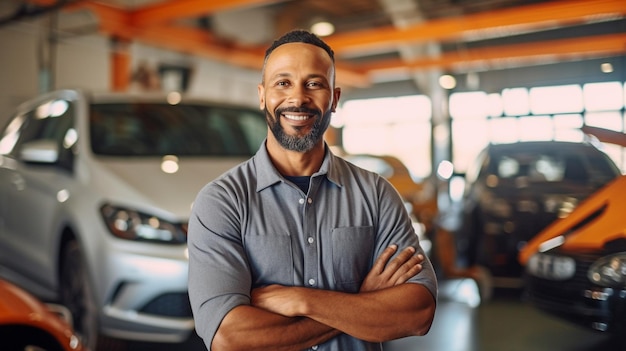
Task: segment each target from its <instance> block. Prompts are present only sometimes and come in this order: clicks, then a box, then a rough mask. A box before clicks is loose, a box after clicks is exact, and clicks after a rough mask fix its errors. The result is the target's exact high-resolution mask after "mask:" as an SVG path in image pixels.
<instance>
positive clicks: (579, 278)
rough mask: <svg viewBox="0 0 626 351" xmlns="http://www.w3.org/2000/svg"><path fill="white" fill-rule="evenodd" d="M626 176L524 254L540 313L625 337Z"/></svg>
mask: <svg viewBox="0 0 626 351" xmlns="http://www.w3.org/2000/svg"><path fill="white" fill-rule="evenodd" d="M625 213H626V176H620V177H618V178H617V179H616V180H614V181H612V182H611V183H609V184H607V185H606V186H604V187H603V188H601V189H600V190H598V191H596V192H595V193H594V194H592V195H591V196H590V197H588V198H587V199H586V200H585V201H583V202H582V203H580V204H579V205H578V207H576V209H575V210H574V211H573V212H572V213H570V215H569V216H567V217H565V218H563V219H559V220H557V221H555V222H553V223H551V224H550V225H549V226H548V227H546V228H545V229H544V230H543V231H541V232H540V233H539V234H538V235H537V236H535V237H534V238H533V239H532V240H531V241H529V242H528V244H527V245H526V246H525V247H524V248H523V249H522V250H521V251H520V254H519V260H520V263H521V264H522V265H524V266H525V269H526V273H525V290H526V293H527V296H528V299H529V300H530V302H531V303H532V304H533V305H534V306H536V307H537V308H538V309H540V310H543V311H545V312H548V313H551V314H553V315H555V316H557V317H560V318H562V319H564V320H567V321H569V322H572V323H575V324H578V325H582V326H585V327H587V328H591V329H594V330H598V331H602V332H608V333H611V334H614V335H616V336H617V337H621V338H625V339H626V336H625V335H624V334H625V333H624V332H626V217H625V216H624V214H625Z"/></svg>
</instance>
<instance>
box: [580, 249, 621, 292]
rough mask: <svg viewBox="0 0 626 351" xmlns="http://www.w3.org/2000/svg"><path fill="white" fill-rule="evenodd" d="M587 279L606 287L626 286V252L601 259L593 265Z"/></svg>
mask: <svg viewBox="0 0 626 351" xmlns="http://www.w3.org/2000/svg"><path fill="white" fill-rule="evenodd" d="M587 277H588V278H589V280H591V281H592V282H594V283H596V284H598V285H601V286H605V287H615V286H626V252H621V253H618V254H615V255H610V256H605V257H602V258H600V259H599V260H597V261H596V262H594V263H593V264H592V265H591V267H590V268H589V272H588V273H587Z"/></svg>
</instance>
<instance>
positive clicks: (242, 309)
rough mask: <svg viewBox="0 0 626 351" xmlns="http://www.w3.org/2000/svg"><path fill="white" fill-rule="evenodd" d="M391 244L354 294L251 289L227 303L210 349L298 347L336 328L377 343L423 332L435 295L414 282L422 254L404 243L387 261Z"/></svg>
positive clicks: (275, 350)
mask: <svg viewBox="0 0 626 351" xmlns="http://www.w3.org/2000/svg"><path fill="white" fill-rule="evenodd" d="M396 251H397V247H396V246H395V245H392V246H390V247H388V248H387V249H385V251H384V252H383V253H382V254H381V255H380V257H378V258H377V260H376V262H375V264H374V266H373V267H372V269H371V271H370V272H369V273H368V275H367V276H366V278H365V280H364V282H363V284H362V285H361V288H360V291H359V293H357V294H350V293H343V292H338V291H330V290H320V289H311V288H304V287H287V286H280V285H270V286H266V287H262V288H257V289H254V290H253V291H252V304H251V305H240V306H237V307H235V308H233V309H232V310H231V311H230V312H229V313H228V314H227V315H226V316H225V317H224V319H223V320H222V323H221V324H220V326H219V328H218V330H217V333H216V334H215V337H214V338H213V341H212V343H211V349H212V350H214V351H221V350H251V349H254V350H273V351H282V350H285V351H287V350H302V349H305V348H308V347H311V346H313V345H317V344H320V343H323V342H324V341H327V340H329V339H331V338H332V337H334V336H337V335H339V334H340V333H346V334H349V335H351V336H353V337H356V338H359V339H363V340H367V341H372V342H382V341H387V340H392V339H396V338H400V337H404V336H410V335H424V334H426V333H427V332H428V330H429V329H430V326H431V324H432V321H433V317H434V313H435V304H436V302H435V298H434V297H433V296H432V294H431V293H430V292H429V291H428V289H427V288H425V287H424V286H422V285H420V284H413V283H406V284H405V282H406V281H407V280H408V279H409V278H411V277H413V276H414V275H415V274H417V273H419V272H420V271H421V269H422V265H421V263H422V262H423V260H424V257H423V256H422V255H421V254H420V255H418V254H415V249H414V248H411V247H409V248H406V249H404V250H403V251H402V252H401V253H399V254H398V256H397V257H395V258H394V259H393V260H390V259H391V257H392V256H393V254H394V253H395V252H396Z"/></svg>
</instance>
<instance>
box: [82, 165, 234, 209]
mask: <svg viewBox="0 0 626 351" xmlns="http://www.w3.org/2000/svg"><path fill="white" fill-rule="evenodd" d="M243 161H245V158H232V157H231V158H184V159H180V160H179V161H178V162H177V164H178V170H177V171H176V172H174V173H166V172H164V171H162V170H161V165H162V163H163V159H161V158H126V159H123V158H112V159H102V160H98V161H97V162H96V163H95V167H94V168H93V174H92V177H93V178H92V179H93V181H94V185H95V186H96V187H98V188H99V189H100V191H101V192H102V193H103V194H105V195H104V196H105V198H106V200H107V201H111V202H112V203H114V204H117V205H124V206H134V207H135V208H136V209H139V210H144V211H151V213H155V212H156V213H155V214H162V215H165V214H169V215H170V216H171V215H172V214H173V215H174V216H176V217H177V218H178V219H186V218H188V217H189V213H190V212H191V204H192V203H193V201H194V200H195V197H196V195H197V194H198V191H200V189H201V188H202V187H203V186H204V185H206V184H207V183H208V182H210V181H212V180H213V179H215V178H217V177H218V176H220V175H221V174H222V173H224V172H226V171H227V170H229V169H230V168H232V167H234V166H236V165H237V164H239V163H241V162H243ZM161 211H163V212H164V213H159V212H161Z"/></svg>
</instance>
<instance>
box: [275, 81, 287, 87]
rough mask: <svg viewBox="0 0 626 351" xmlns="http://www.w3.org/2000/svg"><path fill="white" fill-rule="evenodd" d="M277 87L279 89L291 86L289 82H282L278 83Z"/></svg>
mask: <svg viewBox="0 0 626 351" xmlns="http://www.w3.org/2000/svg"><path fill="white" fill-rule="evenodd" d="M276 85H277V86H279V87H286V86H288V85H289V82H286V81H280V82H276Z"/></svg>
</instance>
